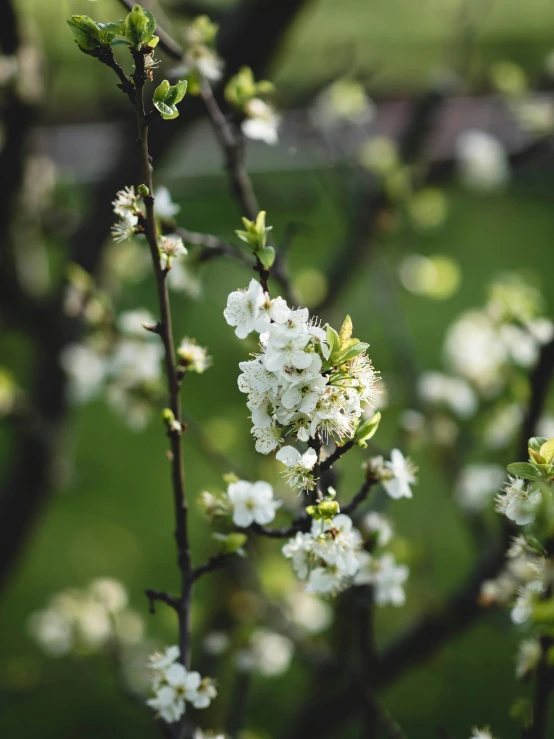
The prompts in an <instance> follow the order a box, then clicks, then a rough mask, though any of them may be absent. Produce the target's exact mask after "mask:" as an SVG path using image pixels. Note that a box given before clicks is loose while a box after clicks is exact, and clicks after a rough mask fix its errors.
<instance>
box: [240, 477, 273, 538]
mask: <svg viewBox="0 0 554 739" xmlns="http://www.w3.org/2000/svg"><path fill="white" fill-rule="evenodd" d="M227 495H228V496H229V501H230V502H231V506H232V508H233V523H234V524H235V526H240V527H242V528H245V527H247V526H251V525H252V524H253V523H258V524H260V525H264V524H267V523H270V522H271V521H273V519H274V518H275V511H276V510H277V508H278V507H279V505H280V503H279V502H278V501H276V500H274V499H273V488H272V487H271V485H270V484H269V483H267V482H263V481H259V482H254V483H250V482H247V481H246V480H238V481H237V482H232V483H231V484H230V485H229V487H228V488H227Z"/></svg>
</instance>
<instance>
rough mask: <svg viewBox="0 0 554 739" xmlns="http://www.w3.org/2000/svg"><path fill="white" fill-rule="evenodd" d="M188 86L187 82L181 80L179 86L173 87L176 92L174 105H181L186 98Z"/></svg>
mask: <svg viewBox="0 0 554 739" xmlns="http://www.w3.org/2000/svg"><path fill="white" fill-rule="evenodd" d="M187 85H188V82H187V81H186V80H179V82H177V84H176V85H174V86H173V89H174V90H175V91H176V95H175V100H174V101H173V104H174V105H177V104H178V103H180V102H181V100H182V99H183V98H184V97H185V93H186V91H187Z"/></svg>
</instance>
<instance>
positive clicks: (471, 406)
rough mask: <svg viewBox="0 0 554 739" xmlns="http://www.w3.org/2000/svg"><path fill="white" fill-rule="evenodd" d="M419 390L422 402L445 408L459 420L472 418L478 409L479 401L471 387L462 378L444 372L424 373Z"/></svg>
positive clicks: (419, 380)
mask: <svg viewBox="0 0 554 739" xmlns="http://www.w3.org/2000/svg"><path fill="white" fill-rule="evenodd" d="M417 390H418V393H419V396H420V398H422V400H424V401H426V402H427V403H431V404H433V405H440V406H445V407H446V408H448V409H449V410H451V411H452V412H453V413H454V414H455V415H456V416H458V417H459V418H471V416H473V415H474V413H475V412H476V410H477V408H478V399H477V396H476V395H475V392H474V391H473V389H472V387H471V385H469V384H468V383H467V382H466V381H465V380H463V379H462V378H460V377H454V376H451V375H445V374H443V373H442V372H423V374H421V375H420V376H419V378H418V382H417Z"/></svg>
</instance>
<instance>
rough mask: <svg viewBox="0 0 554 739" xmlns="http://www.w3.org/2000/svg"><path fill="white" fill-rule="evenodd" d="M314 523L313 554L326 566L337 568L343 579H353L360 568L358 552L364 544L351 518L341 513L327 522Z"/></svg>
mask: <svg viewBox="0 0 554 739" xmlns="http://www.w3.org/2000/svg"><path fill="white" fill-rule="evenodd" d="M321 528H322V527H321V522H319V521H313V522H312V537H313V544H312V552H313V553H314V554H315V555H317V557H319V558H320V559H322V560H323V561H324V562H325V564H326V565H328V566H329V565H330V566H332V567H336V568H337V570H338V574H340V575H341V576H342V577H352V576H353V575H355V574H356V572H357V570H358V567H359V560H358V554H357V553H358V550H359V549H360V547H361V544H362V537H361V534H360V532H359V531H358V530H357V529H355V528H354V526H353V524H352V519H351V518H350V517H349V516H346V515H344V514H343V513H339V514H338V515H337V516H335V517H334V518H333V519H332V520H331V521H329V522H326V523H325V525H324V527H323V532H322V531H321Z"/></svg>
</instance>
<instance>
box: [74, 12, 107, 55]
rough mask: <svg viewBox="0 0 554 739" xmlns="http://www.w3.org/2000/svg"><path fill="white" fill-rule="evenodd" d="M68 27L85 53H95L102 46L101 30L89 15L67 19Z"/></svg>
mask: <svg viewBox="0 0 554 739" xmlns="http://www.w3.org/2000/svg"><path fill="white" fill-rule="evenodd" d="M67 25H68V26H69V28H70V29H71V32H72V34H73V35H74V37H75V40H76V41H77V43H78V44H79V46H80V47H81V48H82V49H85V51H94V49H97V48H98V47H99V46H100V45H101V44H102V40H101V31H100V28H99V27H98V25H97V24H96V23H95V22H94V21H93V20H92V18H89V16H88V15H72V16H71V18H68V19H67Z"/></svg>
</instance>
